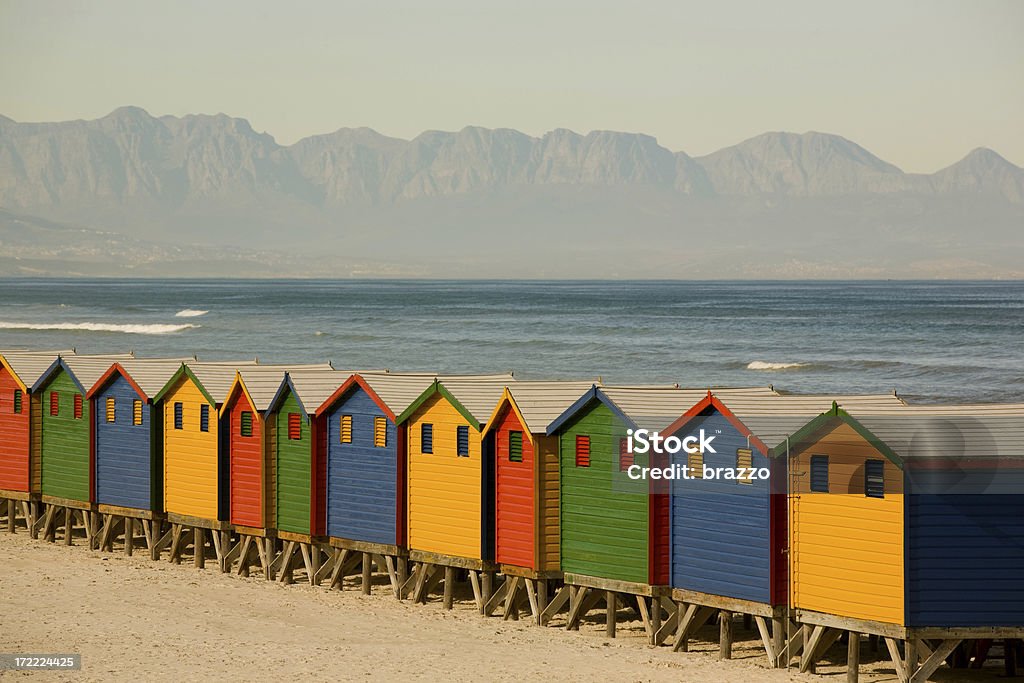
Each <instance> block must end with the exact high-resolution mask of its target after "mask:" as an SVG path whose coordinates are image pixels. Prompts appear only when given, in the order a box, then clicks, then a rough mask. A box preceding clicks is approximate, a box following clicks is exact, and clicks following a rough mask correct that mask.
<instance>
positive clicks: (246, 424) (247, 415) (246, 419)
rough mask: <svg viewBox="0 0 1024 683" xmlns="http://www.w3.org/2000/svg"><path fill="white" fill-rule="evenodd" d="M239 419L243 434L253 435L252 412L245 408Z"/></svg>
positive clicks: (240, 429)
mask: <svg viewBox="0 0 1024 683" xmlns="http://www.w3.org/2000/svg"><path fill="white" fill-rule="evenodd" d="M238 421H239V431H240V432H241V434H242V436H252V413H251V412H250V411H248V410H243V411H242V414H241V416H239V420H238Z"/></svg>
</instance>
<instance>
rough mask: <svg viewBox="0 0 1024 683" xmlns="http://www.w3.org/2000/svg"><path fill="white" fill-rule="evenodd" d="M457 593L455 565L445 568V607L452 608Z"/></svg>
mask: <svg viewBox="0 0 1024 683" xmlns="http://www.w3.org/2000/svg"><path fill="white" fill-rule="evenodd" d="M454 594H455V567H445V568H444V601H443V603H442V605H443V607H444V609H451V608H452V601H453V599H454V597H453V596H454Z"/></svg>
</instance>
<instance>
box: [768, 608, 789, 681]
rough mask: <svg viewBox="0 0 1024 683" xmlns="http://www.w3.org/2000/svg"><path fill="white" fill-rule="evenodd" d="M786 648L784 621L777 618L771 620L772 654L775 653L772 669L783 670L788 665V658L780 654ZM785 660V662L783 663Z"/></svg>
mask: <svg viewBox="0 0 1024 683" xmlns="http://www.w3.org/2000/svg"><path fill="white" fill-rule="evenodd" d="M785 647H786V620H785V619H779V618H778V617H776V618H774V619H772V652H774V653H775V662H774V663H773V664H772V667H773V668H776V669H784V668H786V666H788V665H789V661H788V659H789V658H788V657H785V656H784V655H783V653H782V651H783V648H785ZM784 659H785V661H783V660H784Z"/></svg>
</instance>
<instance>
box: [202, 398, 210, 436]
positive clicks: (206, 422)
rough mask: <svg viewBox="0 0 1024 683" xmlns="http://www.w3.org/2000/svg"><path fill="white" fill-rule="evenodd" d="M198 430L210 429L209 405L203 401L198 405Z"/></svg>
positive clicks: (206, 430) (205, 430)
mask: <svg viewBox="0 0 1024 683" xmlns="http://www.w3.org/2000/svg"><path fill="white" fill-rule="evenodd" d="M199 431H201V432H208V431H210V406H208V405H207V404H205V403H204V404H203V405H201V406H199Z"/></svg>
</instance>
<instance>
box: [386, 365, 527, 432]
mask: <svg viewBox="0 0 1024 683" xmlns="http://www.w3.org/2000/svg"><path fill="white" fill-rule="evenodd" d="M515 381H516V380H515V378H514V377H513V376H512V373H511V372H510V373H507V374H497V375H445V376H442V377H438V378H437V379H435V380H434V382H433V384H431V385H430V386H428V387H427V388H426V389H425V390H424V391H423V393H422V394H420V395H419V396H418V397H417V398H416V400H415V401H413V402H412V403H411V404H410V405H409V407H408V408H406V409H405V410H404V411H402V414H401V415H398V416H397V418H396V420H395V421H396V422H397V423H402V422H405V421H406V420H408V419H409V418H410V417H411V416H412V415H413V413H415V412H416V410H417V409H418V408H419V407H420V406H421V405H423V404H424V403H426V401H427V400H428V399H429V398H430V397H431V396H433V395H434V394H441V395H442V396H443V397H444V398H445V400H447V401H448V402H449V403H450V404H451V405H452V407H454V408H455V410H457V411H458V412H459V414H461V415H462V416H463V417H464V418H466V420H467V421H468V422H469V423H470V424H471V425H472V426H473V429H475V430H477V431H480V429H481V427H482V426H483V421H484V420H486V419H487V418H488V417H489V416H490V414H491V410H492V409H493V408H494V406H495V404H497V402H498V401H499V400H500V399H501V395H502V392H504V391H505V387H506V386H508V385H509V384H510V383H513V382H515Z"/></svg>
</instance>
